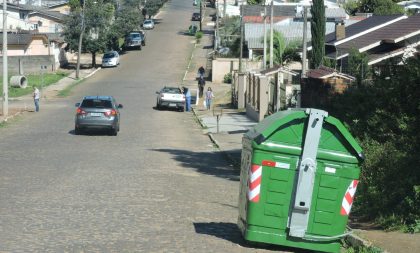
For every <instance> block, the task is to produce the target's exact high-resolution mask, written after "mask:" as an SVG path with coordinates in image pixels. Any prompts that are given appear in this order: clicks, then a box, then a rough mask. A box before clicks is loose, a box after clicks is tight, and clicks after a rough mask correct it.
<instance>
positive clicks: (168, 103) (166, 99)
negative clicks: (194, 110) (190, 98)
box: [156, 86, 185, 112]
mask: <svg viewBox="0 0 420 253" xmlns="http://www.w3.org/2000/svg"><path fill="white" fill-rule="evenodd" d="M156 94H157V95H158V96H157V99H156V109H158V110H160V109H162V108H163V107H166V108H173V109H177V110H179V111H181V112H183V111H184V109H185V95H184V94H183V93H182V91H181V89H180V88H177V87H166V86H165V87H163V88H162V89H161V90H160V91H157V92H156Z"/></svg>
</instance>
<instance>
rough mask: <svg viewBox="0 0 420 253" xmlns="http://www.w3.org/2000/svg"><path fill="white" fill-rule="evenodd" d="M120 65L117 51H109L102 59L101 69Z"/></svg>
mask: <svg viewBox="0 0 420 253" xmlns="http://www.w3.org/2000/svg"><path fill="white" fill-rule="evenodd" d="M119 64H120V55H119V54H118V53H117V51H109V52H107V53H105V54H104V56H103V57H102V67H116V66H117V65H119Z"/></svg>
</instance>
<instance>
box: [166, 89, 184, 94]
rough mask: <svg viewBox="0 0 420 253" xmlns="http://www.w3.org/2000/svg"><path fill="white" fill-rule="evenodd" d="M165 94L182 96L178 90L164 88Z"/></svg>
mask: <svg viewBox="0 0 420 253" xmlns="http://www.w3.org/2000/svg"><path fill="white" fill-rule="evenodd" d="M162 92H163V93H170V94H180V93H181V91H180V90H179V89H178V88H164V89H163V90H162Z"/></svg>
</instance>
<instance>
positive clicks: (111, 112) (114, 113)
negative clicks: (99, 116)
mask: <svg viewBox="0 0 420 253" xmlns="http://www.w3.org/2000/svg"><path fill="white" fill-rule="evenodd" d="M104 114H105V116H107V117H109V116H115V115H117V111H116V110H114V109H112V110H111V111H106V112H104Z"/></svg>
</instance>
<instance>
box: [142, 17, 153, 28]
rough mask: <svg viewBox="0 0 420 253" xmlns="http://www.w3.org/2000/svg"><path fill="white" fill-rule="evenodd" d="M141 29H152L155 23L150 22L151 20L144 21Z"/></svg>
mask: <svg viewBox="0 0 420 253" xmlns="http://www.w3.org/2000/svg"><path fill="white" fill-rule="evenodd" d="M143 28H144V29H153V28H155V22H153V20H151V19H146V20H145V21H144V22H143Z"/></svg>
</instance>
